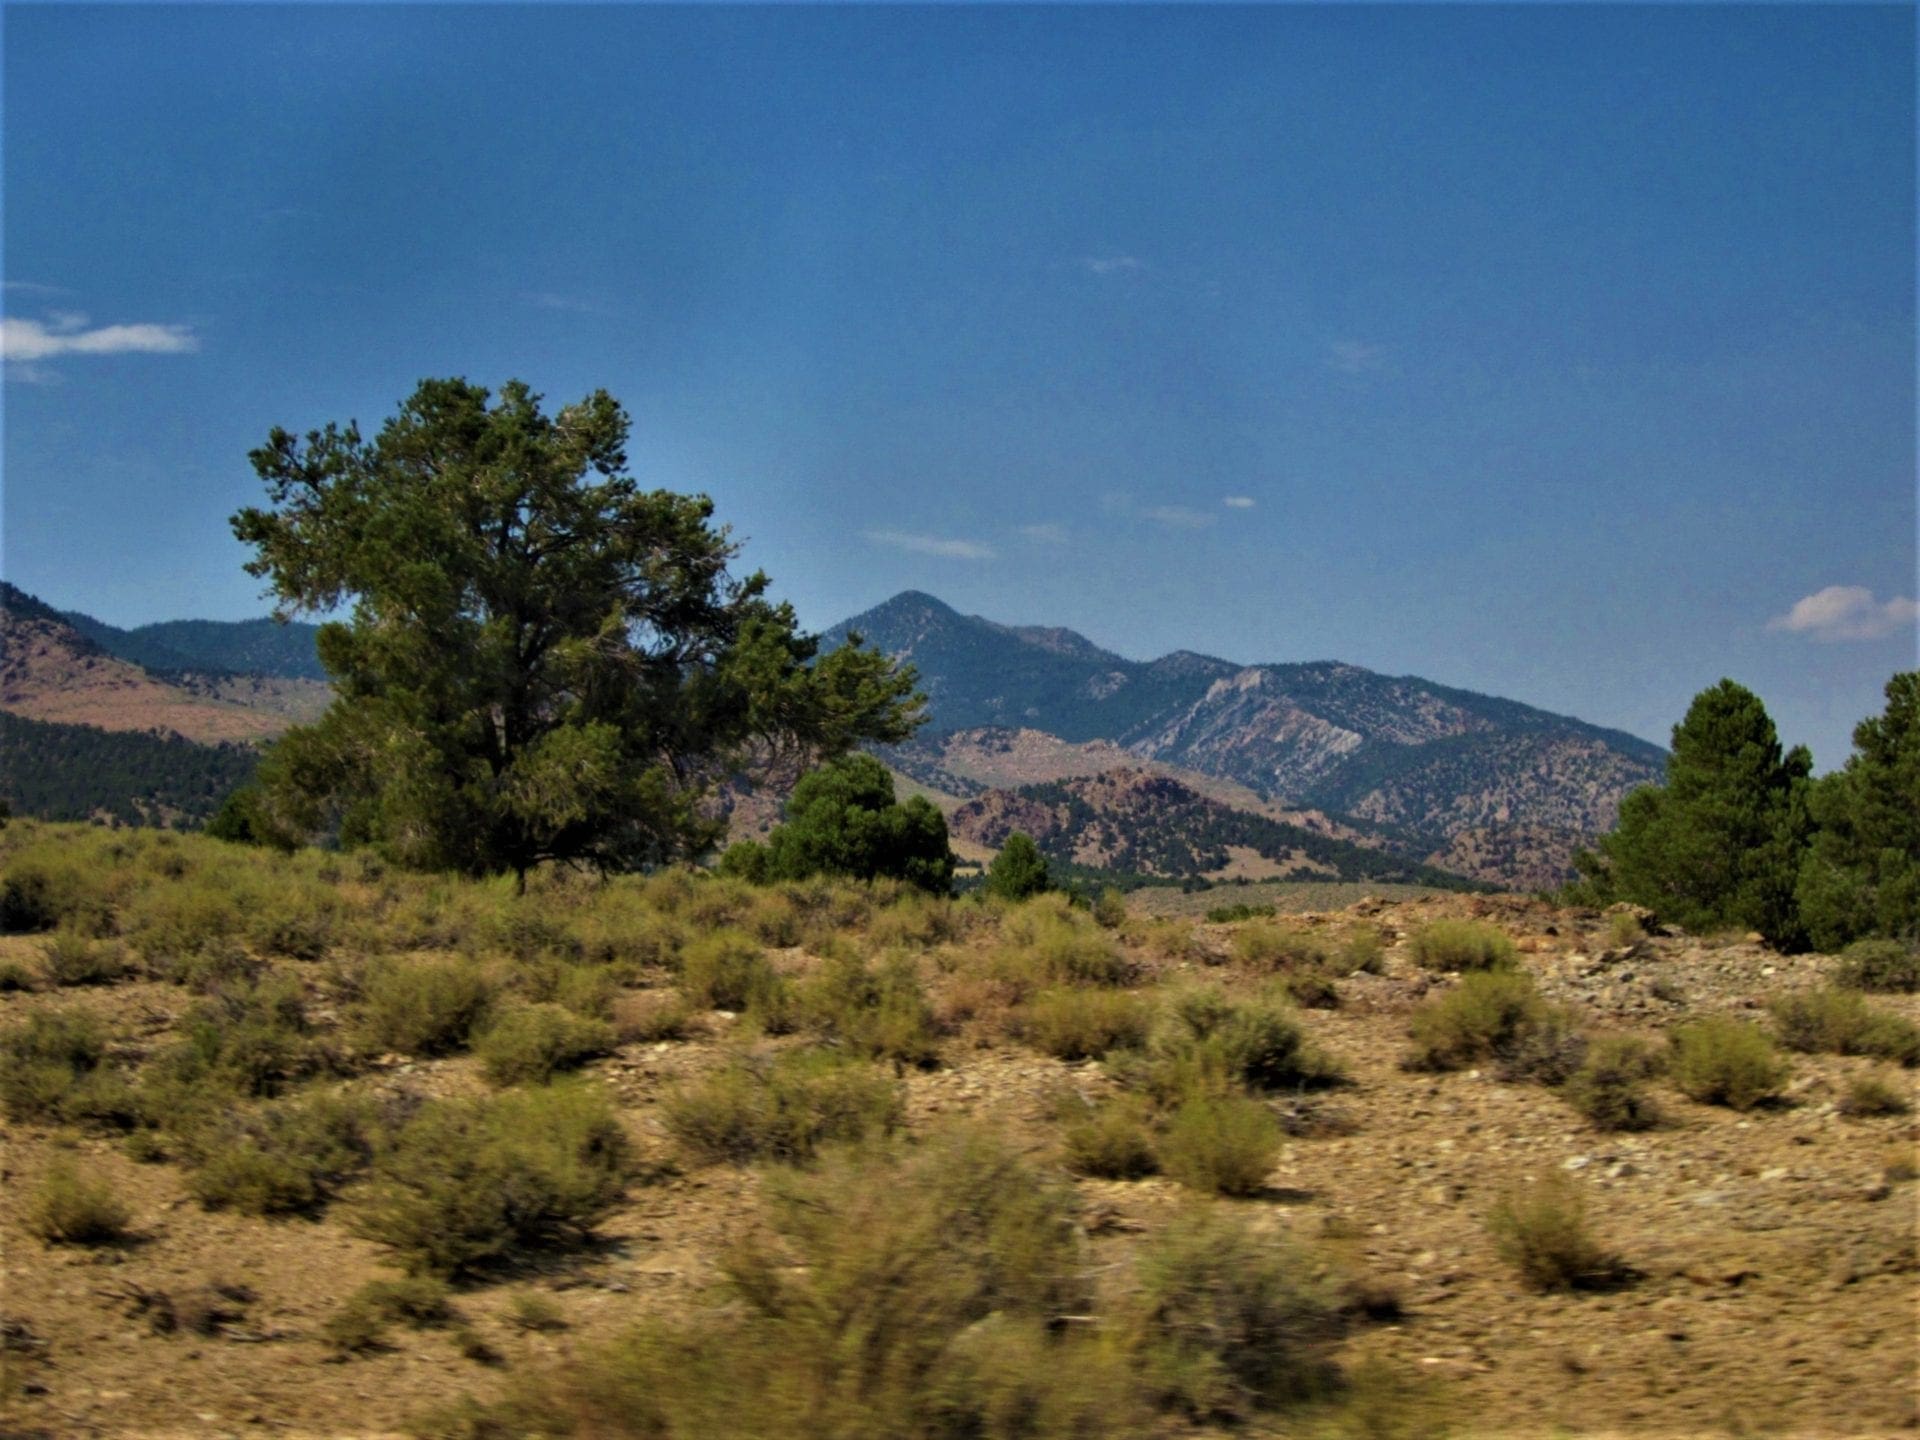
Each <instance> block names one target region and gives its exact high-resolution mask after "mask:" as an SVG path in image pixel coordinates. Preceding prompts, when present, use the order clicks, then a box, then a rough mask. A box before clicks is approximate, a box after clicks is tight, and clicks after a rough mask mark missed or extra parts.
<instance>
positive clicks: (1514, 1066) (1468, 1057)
mask: <svg viewBox="0 0 1920 1440" xmlns="http://www.w3.org/2000/svg"><path fill="white" fill-rule="evenodd" d="M1410 1027H1411V1031H1412V1035H1413V1049H1412V1051H1411V1052H1410V1053H1409V1054H1408V1055H1407V1057H1406V1059H1405V1060H1404V1061H1403V1062H1402V1063H1403V1064H1404V1065H1405V1067H1406V1068H1407V1069H1410V1070H1463V1069H1465V1068H1466V1067H1467V1066H1469V1065H1476V1064H1481V1063H1493V1064H1497V1065H1498V1066H1499V1067H1500V1070H1501V1073H1502V1074H1503V1075H1504V1076H1506V1077H1507V1078H1510V1079H1539V1080H1543V1081H1546V1082H1547V1083H1557V1082H1558V1081H1561V1080H1564V1079H1565V1078H1566V1077H1567V1076H1568V1075H1569V1074H1571V1073H1572V1072H1573V1070H1574V1069H1576V1068H1577V1067H1578V1065H1579V1063H1580V1058H1581V1057H1580V1054H1579V1051H1580V1049H1581V1046H1580V1043H1579V1031H1578V1028H1577V1026H1576V1025H1575V1024H1574V1021H1573V1018H1572V1016H1571V1015H1570V1014H1569V1013H1568V1012H1567V1011H1566V1010H1564V1009H1562V1008H1560V1007H1558V1006H1554V1005H1549V1004H1548V1003H1547V1002H1546V1001H1545V1000H1544V999H1542V998H1541V996H1540V994H1539V992H1538V991H1536V990H1535V989H1534V986H1533V980H1532V977H1530V976H1528V975H1527V974H1525V973H1524V972H1522V971H1517V970H1492V971H1478V972H1474V973H1470V974H1468V975H1465V976H1463V977H1462V978H1461V981H1460V983H1459V984H1458V985H1456V986H1454V987H1453V988H1452V989H1451V990H1449V991H1447V992H1446V993H1445V994H1444V995H1441V996H1439V997H1437V998H1435V999H1432V1000H1429V1001H1427V1002H1426V1003H1425V1004H1423V1005H1421V1006H1420V1007H1419V1008H1418V1009H1416V1010H1415V1011H1414V1012H1413V1016H1412V1020H1411V1022H1410Z"/></svg>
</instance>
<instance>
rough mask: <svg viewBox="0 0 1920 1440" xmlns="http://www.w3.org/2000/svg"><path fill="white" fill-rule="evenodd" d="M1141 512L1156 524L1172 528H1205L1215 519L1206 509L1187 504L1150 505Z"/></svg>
mask: <svg viewBox="0 0 1920 1440" xmlns="http://www.w3.org/2000/svg"><path fill="white" fill-rule="evenodd" d="M1140 513H1141V514H1142V515H1144V516H1146V517H1147V519H1149V520H1151V521H1153V522H1154V524H1156V525H1165V526H1166V527H1167V528H1168V529H1170V530H1204V529H1206V528H1207V526H1209V525H1211V524H1213V521H1214V517H1213V516H1212V515H1209V514H1208V513H1207V512H1206V511H1204V510H1194V509H1191V508H1190V507H1188V506H1185V505H1149V506H1148V507H1147V508H1146V509H1144V510H1142V511H1141V512H1140Z"/></svg>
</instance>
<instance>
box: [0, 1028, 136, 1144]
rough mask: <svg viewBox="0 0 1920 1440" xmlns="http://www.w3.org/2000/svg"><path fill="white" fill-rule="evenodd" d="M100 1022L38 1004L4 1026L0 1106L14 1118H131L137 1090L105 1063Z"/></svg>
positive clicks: (0, 1044) (43, 1120)
mask: <svg viewBox="0 0 1920 1440" xmlns="http://www.w3.org/2000/svg"><path fill="white" fill-rule="evenodd" d="M106 1053H107V1037H106V1033H105V1031H104V1030H103V1029H102V1028H101V1025H100V1022H99V1021H97V1020H96V1019H94V1018H93V1017H92V1016H90V1015H85V1014H82V1013H79V1012H77V1011H65V1010H36V1011H34V1012H33V1013H32V1014H31V1015H29V1016H27V1019H26V1023H25V1024H24V1025H17V1026H14V1027H13V1028H12V1029H9V1030H5V1031H0V1106H4V1108H5V1110H6V1114H7V1118H8V1119H9V1120H14V1121H38V1122H41V1123H46V1122H53V1121H62V1120H64V1121H98V1122H101V1123H105V1124H116V1125H124V1124H129V1123H131V1122H132V1120H133V1118H134V1112H135V1106H134V1099H133V1092H132V1091H131V1090H130V1089H129V1088H128V1086H127V1084H126V1081H125V1079H124V1078H123V1077H122V1076H121V1075H120V1074H119V1073H118V1072H117V1071H114V1070H110V1069H108V1068H107V1066H106V1065H105V1063H104V1062H105V1059H106Z"/></svg>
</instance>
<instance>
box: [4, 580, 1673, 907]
mask: <svg viewBox="0 0 1920 1440" xmlns="http://www.w3.org/2000/svg"><path fill="white" fill-rule="evenodd" d="M316 628H317V627H315V626H312V625H304V624H299V623H297V622H296V623H291V624H286V625H281V624H278V623H276V622H274V621H272V620H264V619H263V620H247V621H227V622H221V621H204V620H175V621H167V622H162V623H159V624H152V625H142V626H138V627H135V628H133V629H122V628H120V627H117V626H113V625H108V624H105V623H103V622H101V621H99V620H96V619H94V618H92V617H91V616H88V615H84V614H80V613H77V612H63V611H57V610H54V609H53V608H52V607H50V606H48V605H45V604H44V603H42V602H41V601H39V600H37V599H35V598H34V597H32V596H30V595H27V594H25V593H24V592H22V591H20V590H18V589H16V588H15V587H13V586H11V585H8V584H5V583H4V582H0V711H5V712H9V713H11V714H13V715H16V716H20V717H23V718H25V719H26V720H29V721H34V722H38V723H39V726H42V727H47V726H51V727H53V728H52V729H41V728H36V727H35V726H20V725H16V726H13V727H11V728H10V730H9V731H8V733H7V737H6V738H7V750H6V757H5V758H6V760H7V763H8V765H9V766H10V767H12V768H13V770H14V771H15V773H16V775H19V774H22V773H25V771H28V770H32V769H33V768H34V767H35V766H39V765H43V764H44V766H54V765H58V766H62V767H65V768H67V769H73V768H74V767H76V766H79V765H82V764H89V765H91V768H92V769H93V770H94V771H95V772H97V773H98V774H99V775H101V776H109V775H117V776H121V777H123V778H124V777H146V778H144V779H140V780H139V782H138V783H139V785H142V786H145V791H144V792H143V793H146V794H147V798H146V799H145V800H141V799H139V798H138V797H137V796H136V797H134V798H133V799H128V798H127V797H124V796H117V795H116V794H111V793H106V792H107V791H112V790H113V785H112V784H107V785H106V790H105V791H102V793H101V794H100V795H95V794H94V790H98V789H100V787H99V786H95V787H93V789H89V790H86V791H85V794H84V795H82V793H81V790H82V789H84V787H79V788H76V787H75V786H74V785H71V784H65V783H64V782H63V784H62V785H59V786H55V787H54V788H55V789H58V790H60V791H61V793H62V794H63V795H64V796H65V799H64V800H63V802H62V807H61V808H62V813H66V812H68V811H71V810H73V809H74V808H75V806H77V805H81V804H82V802H83V800H84V801H86V802H87V803H89V804H91V803H92V802H93V801H94V800H98V801H99V802H100V803H99V804H97V805H95V806H94V812H95V813H101V814H115V815H121V816H123V817H124V816H125V815H127V814H130V813H142V814H144V813H148V812H149V811H151V812H152V813H154V814H155V815H157V816H170V817H173V818H185V819H186V820H188V821H191V820H193V819H196V818H204V815H203V814H202V813H201V812H203V811H205V809H206V803H205V802H204V799H203V798H200V797H202V794H203V792H204V791H205V789H206V788H207V785H208V784H209V783H211V781H210V780H209V779H208V777H214V776H217V777H220V779H221V780H222V781H224V779H225V778H227V777H228V776H230V775H232V774H236V773H239V770H243V769H248V768H250V765H251V762H250V760H246V759H245V758H244V757H243V758H242V760H241V761H240V762H238V769H236V767H235V765H234V764H230V763H226V762H222V763H221V764H218V765H213V766H211V767H209V766H208V765H205V764H203V763H201V761H200V760H199V759H198V757H195V758H194V759H193V761H192V763H190V764H189V763H185V762H184V761H181V760H180V759H179V757H182V756H184V755H185V754H186V753H187V752H184V751H180V750H178V749H176V748H169V746H171V745H172V742H173V740H174V739H175V738H177V739H179V740H182V741H187V742H193V743H195V744H198V745H229V746H232V745H238V746H241V747H250V746H251V745H253V744H255V743H257V742H258V741H260V740H262V739H266V738H270V737H271V736H272V735H274V734H277V733H279V732H280V731H281V730H283V729H284V728H286V726H287V725H288V724H290V723H294V722H296V721H299V720H301V719H305V718H310V717H311V716H312V715H315V714H317V713H318V712H319V710H320V709H321V708H323V707H324V706H325V704H326V703H327V700H328V698H329V696H330V694H331V692H330V691H329V690H328V688H327V686H326V684H325V674H324V672H323V671H322V670H321V668H320V665H319V661H318V659H317V657H316V656H315V654H314V635H315V632H316ZM850 633H858V634H859V635H860V636H861V637H862V638H863V640H865V641H866V642H867V643H869V644H872V645H875V646H877V647H878V648H879V649H881V650H883V651H884V652H886V653H887V654H889V655H892V656H894V657H896V658H898V659H901V660H905V661H910V662H911V663H912V664H913V665H914V666H915V667H916V669H917V670H918V672H919V676H920V683H921V685H922V687H923V689H924V690H925V691H926V693H927V695H928V698H929V702H930V713H931V721H930V724H929V725H928V727H927V729H926V730H925V731H923V732H922V734H921V735H920V736H918V737H916V739H914V740H913V741H911V742H909V743H908V744H905V745H901V746H896V747H890V748H888V749H886V750H884V751H883V752H882V755H883V758H885V759H886V760H887V761H888V763H889V764H891V765H892V766H893V767H894V768H895V769H896V770H897V771H898V772H900V773H901V775H902V776H903V777H910V778H911V780H912V781H913V782H914V783H916V784H918V785H921V786H924V787H926V789H927V792H928V793H929V794H931V795H932V796H934V797H935V798H936V800H937V801H938V802H939V803H940V804H941V805H942V808H943V809H945V810H946V811H948V812H949V814H950V816H951V817H952V824H953V827H954V833H955V835H956V839H957V841H958V842H959V843H960V844H961V845H962V847H963V848H964V849H966V850H967V851H969V852H971V853H974V854H984V853H985V851H986V850H987V849H990V848H991V847H992V846H993V845H997V844H998V843H999V841H1000V840H1001V839H1003V838H1004V834H1005V830H1006V829H1007V828H1008V827H1009V826H1010V825H1011V824H1012V822H1011V821H1008V822H1007V823H1006V824H1002V823H1001V822H1002V820H1004V819H1005V817H1008V816H1012V815H1019V816H1022V817H1024V820H1025V822H1026V823H1027V824H1029V825H1031V826H1033V827H1035V829H1036V838H1037V839H1040V840H1041V841H1042V844H1043V848H1046V849H1048V850H1049V853H1051V854H1054V855H1055V856H1056V857H1057V858H1059V859H1062V860H1072V861H1073V862H1074V863H1076V864H1083V865H1086V864H1093V865H1098V864H1105V865H1107V866H1109V867H1110V868H1113V869H1116V870H1118V869H1127V868H1130V869H1133V870H1135V871H1138V872H1139V873H1146V874H1162V875H1179V874H1187V873H1191V874H1203V875H1209V876H1213V877H1216V878H1219V877H1228V876H1247V877H1249V878H1251V877H1253V876H1255V875H1277V874H1299V875H1303V876H1304V875H1315V876H1326V875H1328V874H1335V875H1338V876H1339V877H1340V878H1355V879H1358V878H1369V877H1372V878H1415V877H1419V878H1422V879H1424V880H1425V881H1427V882H1429V883H1431V882H1433V881H1440V882H1446V881H1447V880H1448V877H1449V876H1465V877H1469V878H1471V879H1474V880H1479V881H1486V882H1494V883H1499V884H1504V885H1518V886H1524V887H1529V888H1532V887H1540V886H1545V885H1550V884H1554V883H1557V882H1558V881H1559V880H1560V879H1562V878H1564V876H1565V874H1566V872H1567V864H1568V859H1569V857H1570V855H1571V853H1572V851H1573V849H1574V848H1575V847H1576V846H1577V845H1579V844H1581V843H1584V842H1585V841H1587V840H1588V839H1590V838H1591V837H1592V836H1594V835H1595V834H1598V833H1600V832H1602V831H1604V830H1607V829H1608V828H1610V827H1611V826H1612V824H1613V821H1614V818H1615V814H1616V812H1617V808H1618V805H1619V802H1620V797H1621V796H1622V795H1624V794H1625V793H1626V792H1627V791H1628V790H1630V789H1632V788H1633V787H1634V786H1636V785H1640V784H1644V783H1646V782H1648V781H1651V780H1657V779H1658V778H1659V777H1660V776H1661V774H1662V773H1663V767H1664V763H1665V758H1666V757H1665V752H1664V751H1662V750H1661V749H1660V748H1659V747H1658V746H1655V745H1651V744H1648V743H1647V742H1646V741H1644V740H1640V739H1637V738H1635V737H1634V736H1631V735H1626V734H1623V733H1621V732H1620V731H1617V730H1607V729H1602V728H1601V727H1599V726H1595V725H1589V724H1587V723H1585V722H1584V721H1581V720H1576V719H1573V718H1571V717H1568V716H1563V715H1553V714H1549V713H1548V712H1546V711H1543V710H1537V709H1534V708H1533V707H1531V706H1528V705H1523V704H1520V703H1518V702H1516V701H1513V700H1504V699H1499V698H1497V697H1494V696H1488V695H1478V694H1474V693H1473V692H1471V691H1466V690H1457V689H1452V688H1449V687H1447V686H1443V685H1437V684H1435V683H1433V682H1432V681H1428V680H1422V679H1419V678H1417V677H1414V676H1386V675H1379V674H1376V673H1374V672H1372V671H1369V670H1363V669H1361V668H1359V667H1358V666H1354V665H1345V664H1340V663H1338V662H1335V661H1317V662H1313V663H1310V664H1262V665H1238V664H1235V663H1233V662H1232V661H1228V660H1221V659H1217V658H1215V657H1213V656H1208V655H1200V654H1195V653H1193V652H1190V651H1179V652H1176V653H1174V654H1172V655H1167V656H1163V657H1161V658H1160V659H1158V660H1152V661H1137V660H1128V659H1126V658H1124V657H1122V656H1119V655H1116V654H1114V653H1112V652H1111V651H1107V650H1103V649H1102V648H1101V647H1099V646H1097V645H1095V644H1094V643H1093V642H1092V641H1090V640H1088V639H1086V637H1084V636H1082V635H1078V634H1076V633H1074V632H1073V631H1071V630H1065V629H1059V628H1052V627H1043V626H1015V625H1003V624H998V623H996V622H994V621H990V620H985V619H982V618H981V617H979V616H972V615H962V614H960V613H959V612H958V611H956V610H954V609H953V608H952V607H950V606H948V605H946V604H944V603H942V602H941V601H939V600H937V599H935V598H934V597H933V596H931V595H926V594H922V593H920V592H918V591H907V592H905V593H903V594H900V595H896V596H895V597H894V598H893V599H891V600H889V601H887V602H886V603H885V604H883V605H880V606H877V607H875V608H874V609H872V610H869V611H867V612H866V613H865V614H862V615H858V616H855V617H854V618H852V619H851V620H848V621H846V622H844V623H843V624H840V625H837V626H835V627H833V629H831V630H829V631H827V632H826V634H825V636H823V642H824V644H825V645H826V646H827V647H829V648H830V647H832V646H834V645H837V644H839V643H842V642H843V641H844V640H845V639H846V637H847V636H848V634H850ZM64 727H80V728H83V729H87V730H90V731H96V732H98V731H104V732H117V733H121V734H129V733H139V734H142V735H143V736H145V737H149V738H157V739H161V740H166V741H167V742H168V745H163V746H160V747H159V748H154V747H153V746H151V745H149V746H147V747H144V748H141V749H140V751H139V753H138V755H137V756H136V755H135V754H134V753H133V751H132V750H127V751H126V753H125V754H124V755H121V756H120V758H119V759H117V760H115V761H114V762H113V763H111V764H104V763H99V762H98V761H97V760H96V761H83V760H82V759H81V758H80V757H82V756H83V755H97V753H98V746H97V744H96V743H95V742H94V741H92V740H89V739H88V738H87V737H85V736H76V735H70V734H69V735H60V734H56V731H58V730H60V729H62V728H64ZM123 748H124V747H123ZM36 756H40V757H43V759H36V758H35V757H36ZM169 757H175V758H173V759H170V758H169ZM156 767H157V768H156ZM160 771H172V772H178V773H177V775H176V779H177V780H178V782H179V783H177V784H173V785H172V786H171V788H168V786H167V785H157V786H156V784H155V783H153V780H152V777H153V776H154V775H155V774H156V773H158V772H160ZM35 783H36V784H38V781H37V780H36V782H35ZM102 783H103V784H104V783H105V782H104V781H103V782H102ZM128 783H134V782H133V781H131V780H130V781H129V782H128ZM162 791H165V792H166V793H165V796H164V798H163V797H162V795H161V792H162ZM29 792H31V793H33V794H39V795H44V794H46V793H50V792H48V791H47V788H46V786H44V785H41V786H40V788H39V789H37V790H36V789H34V787H33V786H31V785H24V784H22V783H19V782H18V781H15V782H11V783H9V782H8V780H7V777H6V776H5V775H3V774H0V793H9V798H12V799H15V800H16V802H17V803H23V802H24V801H25V799H26V797H27V795H28V794H29ZM772 801H773V797H771V796H767V797H763V798H762V802H761V805H760V808H761V809H766V808H767V806H768V805H770V804H771V803H772ZM129 806H131V809H129ZM143 806H144V807H145V808H144V809H143V808H142V807H143ZM40 808H44V806H42V807H40ZM1042 812H1045V813H1044V815H1043V813H1042ZM771 813H772V812H769V815H767V816H762V817H761V819H762V820H763V821H764V820H766V819H768V818H770V815H771ZM1046 816H1052V817H1053V818H1052V819H1051V820H1049V819H1047V818H1046ZM1039 832H1044V834H1042V833H1039ZM1102 857H1104V858H1102ZM1442 872H1445V873H1442Z"/></svg>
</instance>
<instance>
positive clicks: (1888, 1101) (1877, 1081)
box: [1840, 1075, 1913, 1118]
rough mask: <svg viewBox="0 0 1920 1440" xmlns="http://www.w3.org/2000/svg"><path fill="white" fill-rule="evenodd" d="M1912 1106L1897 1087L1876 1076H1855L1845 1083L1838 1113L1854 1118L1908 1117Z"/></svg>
mask: <svg viewBox="0 0 1920 1440" xmlns="http://www.w3.org/2000/svg"><path fill="white" fill-rule="evenodd" d="M1912 1112H1913V1106H1912V1104H1910V1103H1909V1102H1908V1100H1907V1097H1906V1096H1905V1095H1904V1094H1902V1093H1901V1091H1900V1088H1899V1087H1898V1086H1897V1085H1892V1084H1889V1083H1888V1082H1887V1081H1886V1080H1884V1079H1882V1078H1881V1077H1880V1076H1878V1075H1856V1076H1854V1077H1853V1079H1852V1080H1850V1081H1848V1082H1847V1093H1846V1094H1845V1095H1844V1096H1842V1097H1841V1100H1840V1113H1841V1114H1842V1115H1851V1116H1856V1117H1863V1118H1864V1117H1868V1116H1874V1115H1908V1114H1911V1113H1912Z"/></svg>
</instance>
